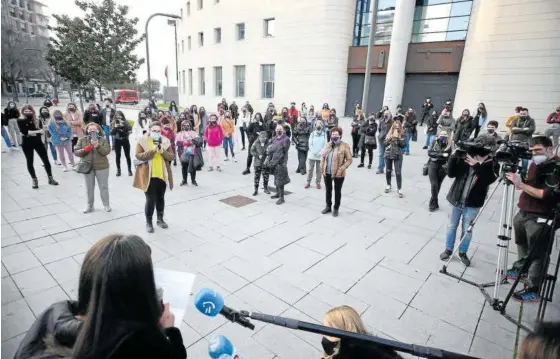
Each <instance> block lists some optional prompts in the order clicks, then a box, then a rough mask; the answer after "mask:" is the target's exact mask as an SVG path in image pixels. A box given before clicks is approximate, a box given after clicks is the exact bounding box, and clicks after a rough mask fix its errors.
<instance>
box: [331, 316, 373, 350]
mask: <svg viewBox="0 0 560 359" xmlns="http://www.w3.org/2000/svg"><path fill="white" fill-rule="evenodd" d="M325 324H326V325H328V326H329V327H331V328H336V329H340V330H345V331H348V332H353V333H360V334H369V333H368V332H367V330H366V328H365V326H364V322H362V318H361V317H360V314H358V312H356V310H355V309H354V308H352V307H349V306H347V305H341V306H339V307H334V308H332V309H331V310H329V311H328V312H327V313H325ZM339 350H340V341H339V342H338V344H337V346H336V348H335V350H334V354H333V355H331V356H327V355H326V354H325V359H331V358H332V359H334V358H336V357H337V355H338V352H339Z"/></svg>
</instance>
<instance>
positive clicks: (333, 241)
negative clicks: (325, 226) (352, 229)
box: [296, 233, 350, 255]
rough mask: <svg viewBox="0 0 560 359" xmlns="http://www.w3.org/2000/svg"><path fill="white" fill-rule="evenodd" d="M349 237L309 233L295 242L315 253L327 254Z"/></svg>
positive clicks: (345, 241) (344, 242) (340, 245)
mask: <svg viewBox="0 0 560 359" xmlns="http://www.w3.org/2000/svg"><path fill="white" fill-rule="evenodd" d="M348 240H350V239H345V238H343V237H341V236H334V237H326V236H323V235H322V234H320V233H311V234H308V235H306V236H305V237H303V238H301V239H299V240H298V241H297V242H296V243H297V244H298V245H300V246H302V247H305V248H308V249H311V250H313V251H315V252H317V253H321V254H323V255H328V254H330V253H332V252H334V251H335V250H337V249H339V248H340V247H342V246H343V245H344V244H346V243H347V242H348Z"/></svg>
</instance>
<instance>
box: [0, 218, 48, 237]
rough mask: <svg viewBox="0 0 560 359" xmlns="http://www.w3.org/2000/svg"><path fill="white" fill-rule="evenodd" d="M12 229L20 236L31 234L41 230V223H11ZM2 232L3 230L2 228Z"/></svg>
mask: <svg viewBox="0 0 560 359" xmlns="http://www.w3.org/2000/svg"><path fill="white" fill-rule="evenodd" d="M11 226H12V228H13V229H14V231H15V232H16V233H17V234H19V235H20V236H21V235H23V234H26V233H32V232H37V231H40V230H41V229H44V228H42V226H41V223H39V221H37V220H27V221H22V222H17V223H13V224H12V225H11ZM2 230H3V228H2Z"/></svg>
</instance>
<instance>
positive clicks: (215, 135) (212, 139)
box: [204, 114, 224, 172]
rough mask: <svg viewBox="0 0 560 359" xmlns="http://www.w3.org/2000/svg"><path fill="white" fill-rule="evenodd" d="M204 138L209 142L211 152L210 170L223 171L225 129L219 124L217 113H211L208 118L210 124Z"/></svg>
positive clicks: (205, 130)
mask: <svg viewBox="0 0 560 359" xmlns="http://www.w3.org/2000/svg"><path fill="white" fill-rule="evenodd" d="M204 140H205V141H206V143H207V144H208V151H209V152H210V156H209V157H210V158H209V160H208V162H209V166H208V172H211V171H213V170H214V168H216V170H217V171H218V172H221V171H222V169H221V168H220V150H221V148H222V147H223V142H224V130H223V129H222V126H220V125H219V124H218V116H216V115H215V114H211V115H210V118H209V119H208V126H207V127H206V128H205V129H204Z"/></svg>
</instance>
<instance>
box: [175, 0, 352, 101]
mask: <svg viewBox="0 0 560 359" xmlns="http://www.w3.org/2000/svg"><path fill="white" fill-rule="evenodd" d="M197 2H198V0H191V5H190V16H188V15H187V10H186V1H184V2H182V3H181V4H182V6H183V9H182V12H183V20H182V21H180V22H179V27H178V42H179V44H180V47H179V71H180V73H181V76H180V93H179V98H180V104H181V105H187V104H188V105H191V104H197V105H198V106H201V105H204V106H205V107H206V108H207V109H208V110H210V111H215V110H216V104H217V103H218V102H219V101H220V100H221V98H222V97H225V98H226V99H227V101H228V102H231V101H232V100H235V101H236V102H237V103H238V104H239V103H245V101H250V102H251V104H252V105H253V107H254V108H255V110H257V111H262V110H264V109H265V108H266V104H268V102H274V103H275V104H276V106H277V107H282V106H288V105H289V103H290V102H291V101H295V102H297V103H298V104H299V103H301V102H306V103H307V104H313V105H315V107H316V108H317V107H321V105H322V104H323V103H324V102H328V103H329V104H330V106H331V107H335V108H338V109H340V110H342V109H343V108H344V105H345V100H346V86H347V77H348V75H347V71H346V68H347V61H348V49H349V47H350V45H351V43H352V31H353V28H352V24H353V19H354V7H355V1H354V0H343V1H341V0H312V1H311V0H310V1H300V0H285V1H282V2H278V1H275V0H261V1H257V0H237V1H235V2H233V1H223V2H220V3H217V4H215V1H214V0H205V1H204V7H203V9H202V10H197ZM266 18H275V20H276V23H275V36H274V37H269V38H265V37H264V29H263V28H264V24H263V21H264V19H266ZM240 22H245V33H246V35H245V40H243V41H237V40H236V38H235V36H236V26H235V25H236V24H237V23H240ZM216 27H221V29H222V42H221V43H220V44H215V43H214V28H216ZM199 31H203V32H204V41H205V43H204V47H202V48H200V47H199V46H198V32H199ZM188 36H191V39H192V40H191V42H192V48H191V50H190V51H189V50H188V40H187V39H188ZM182 41H184V44H185V45H184V47H185V49H184V51H182V49H181V46H182V45H181V42H182ZM261 64H275V95H274V98H273V99H262V98H261V87H262V84H261V67H260V65H261ZM235 65H245V66H246V70H245V72H246V75H245V77H246V79H245V80H246V86H245V97H244V98H235V97H234V86H235V83H234V82H235V78H234V66H235ZM214 66H221V67H222V80H223V93H222V96H216V95H215V92H214V87H215V86H214V79H213V67H214ZM199 67H204V68H205V73H206V76H205V77H206V95H205V96H200V95H199V91H198V82H199V78H198V68H199ZM189 69H192V70H193V95H189V94H188V70H189ZM183 71H185V80H186V82H187V84H186V86H185V90H186V91H185V92H183V91H182V90H183V84H182V83H183V77H182V73H183Z"/></svg>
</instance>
